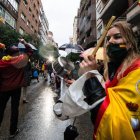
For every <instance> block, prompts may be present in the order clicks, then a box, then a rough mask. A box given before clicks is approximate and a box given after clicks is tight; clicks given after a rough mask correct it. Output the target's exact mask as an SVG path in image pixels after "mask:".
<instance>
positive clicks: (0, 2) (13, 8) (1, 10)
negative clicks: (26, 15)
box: [0, 0, 20, 29]
mask: <svg viewBox="0 0 140 140" xmlns="http://www.w3.org/2000/svg"><path fill="white" fill-rule="evenodd" d="M19 4H20V0H0V18H1V19H2V22H3V23H4V24H6V25H8V26H10V27H11V28H13V29H16V27H17V20H18V11H19Z"/></svg>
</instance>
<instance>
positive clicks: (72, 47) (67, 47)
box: [59, 44, 84, 54]
mask: <svg viewBox="0 0 140 140" xmlns="http://www.w3.org/2000/svg"><path fill="white" fill-rule="evenodd" d="M59 50H64V51H66V52H67V53H68V54H69V53H71V52H73V53H79V52H82V51H84V49H83V48H82V47H81V46H80V45H78V44H63V45H62V46H60V47H59Z"/></svg>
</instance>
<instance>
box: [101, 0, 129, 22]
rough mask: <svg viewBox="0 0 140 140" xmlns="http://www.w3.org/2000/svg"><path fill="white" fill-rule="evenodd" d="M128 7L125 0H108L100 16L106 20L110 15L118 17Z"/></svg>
mask: <svg viewBox="0 0 140 140" xmlns="http://www.w3.org/2000/svg"><path fill="white" fill-rule="evenodd" d="M127 8H128V1H127V0H108V1H107V2H106V4H105V5H104V7H103V9H102V10H101V13H100V18H101V19H103V20H105V21H106V20H108V19H110V17H111V16H112V15H114V16H116V17H119V16H120V15H122V13H124V12H125V11H126V9H127Z"/></svg>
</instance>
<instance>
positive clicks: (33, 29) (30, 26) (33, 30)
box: [16, 0, 41, 35]
mask: <svg viewBox="0 0 140 140" xmlns="http://www.w3.org/2000/svg"><path fill="white" fill-rule="evenodd" d="M40 8H41V0H35V1H34V0H28V1H27V0H21V1H20V4H19V11H18V20H17V27H16V30H17V31H19V32H20V33H21V34H23V33H27V34H36V35H38V32H39V24H40V22H39V15H40Z"/></svg>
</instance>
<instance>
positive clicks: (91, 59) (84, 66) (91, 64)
mask: <svg viewBox="0 0 140 140" xmlns="http://www.w3.org/2000/svg"><path fill="white" fill-rule="evenodd" d="M97 68H98V65H97V63H96V59H95V56H92V55H90V56H85V57H84V60H83V61H82V62H81V63H80V69H79V72H78V73H79V75H82V74H84V73H86V72H88V71H90V70H96V69H97Z"/></svg>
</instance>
